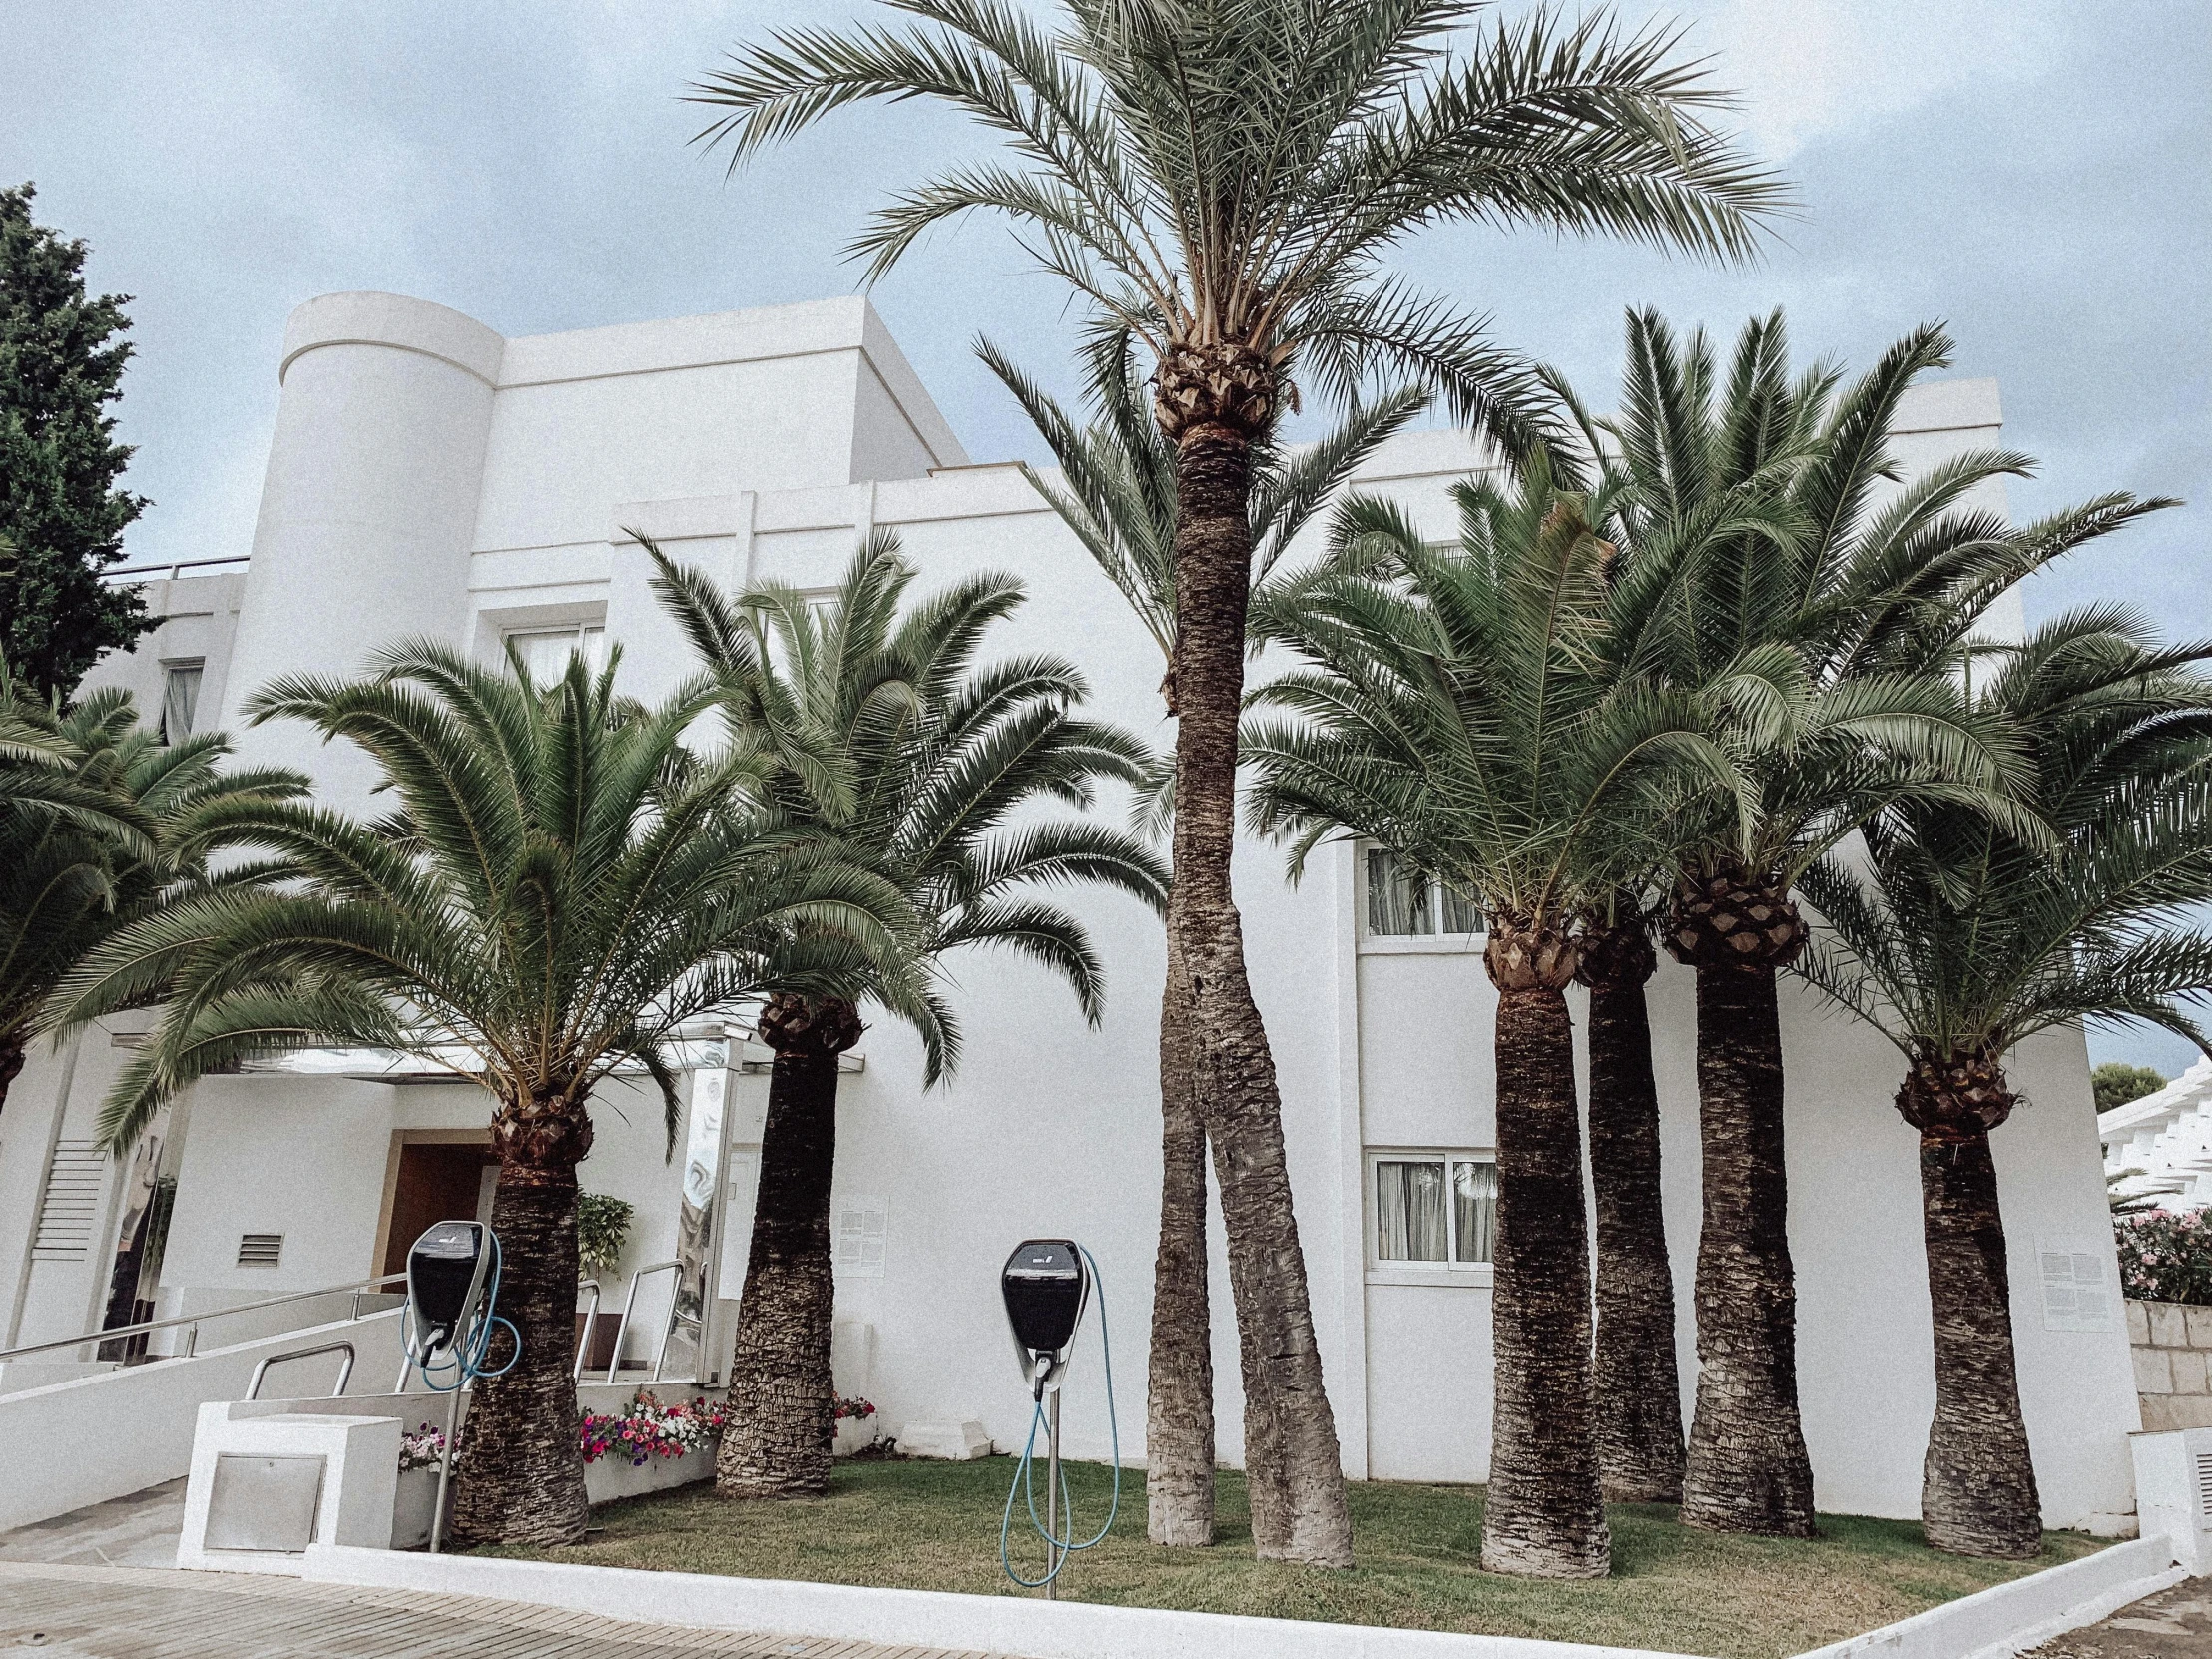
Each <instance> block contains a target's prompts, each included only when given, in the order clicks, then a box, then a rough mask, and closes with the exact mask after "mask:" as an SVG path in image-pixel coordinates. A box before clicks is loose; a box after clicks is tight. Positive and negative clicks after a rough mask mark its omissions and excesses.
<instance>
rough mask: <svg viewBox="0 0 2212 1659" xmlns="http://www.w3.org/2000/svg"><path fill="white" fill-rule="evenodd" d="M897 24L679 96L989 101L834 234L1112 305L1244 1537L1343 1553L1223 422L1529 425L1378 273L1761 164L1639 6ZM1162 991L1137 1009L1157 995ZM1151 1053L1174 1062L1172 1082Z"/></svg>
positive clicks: (733, 144) (782, 133)
mask: <svg viewBox="0 0 2212 1659" xmlns="http://www.w3.org/2000/svg"><path fill="white" fill-rule="evenodd" d="M897 5H898V9H900V10H902V11H904V12H906V13H908V14H909V15H910V16H912V17H914V18H916V19H918V20H919V21H918V23H917V24H914V25H911V26H907V27H902V28H895V29H894V28H881V27H873V28H858V29H852V30H848V31H845V32H842V33H839V32H832V31H822V30H794V31H787V32H784V33H782V34H778V35H776V36H774V37H773V38H772V39H771V40H770V41H769V42H768V43H767V44H765V45H761V46H757V47H751V48H747V49H745V50H742V51H740V52H739V53H737V54H736V55H735V56H734V58H733V59H732V61H731V62H730V63H729V64H728V66H726V67H725V68H724V69H722V70H721V71H720V72H718V73H716V74H714V75H712V76H710V77H709V78H708V79H707V80H705V81H703V82H701V83H700V84H699V85H698V86H697V87H696V88H695V90H694V96H695V98H696V99H697V100H698V101H700V102H702V103H706V104H710V105H713V106H716V107H717V108H719V109H721V110H723V111H724V112H725V113H724V114H723V115H722V116H720V117H719V118H718V119H717V120H716V122H715V123H714V125H713V126H711V127H710V128H709V129H708V130H707V131H706V133H704V134H703V135H702V137H703V138H705V139H707V140H708V141H709V142H712V143H723V142H727V143H728V144H729V146H730V149H731V159H732V166H733V167H736V166H738V165H741V164H742V163H744V162H745V161H747V160H749V159H750V158H752V157H753V156H755V155H757V154H758V153H760V152H761V151H762V150H764V149H766V148H767V147H768V146H770V145H773V144H776V143H779V142H781V141H782V140H784V139H786V138H788V137H790V136H791V135H792V134H794V133H796V132H798V131H800V130H801V129H803V128H805V127H808V126H810V125H812V124H813V123H815V122H816V121H818V120H821V119H822V118H824V117H825V116H827V115H829V114H830V112H831V111H833V110H836V109H838V108H841V107H843V106H845V105H848V104H852V103H856V102H860V101H863V100H867V99H875V98H882V99H892V100H896V99H906V98H916V97H920V98H931V99H936V100H939V101H941V102H944V103H946V104H949V105H950V106H952V107H953V108H955V109H957V110H960V111H962V112H963V113H965V114H967V115H968V116H970V117H972V118H973V119H974V120H976V121H978V122H980V123H981V124H982V125H984V126H985V127H987V128H990V129H991V130H993V131H995V132H997V133H999V134H1002V135H1003V136H1004V137H1005V139H1006V141H1007V142H1008V143H1009V144H1010V145H1011V147H1012V149H1013V151H1014V154H1015V156H1016V157H1017V158H1018V162H1017V164H1016V165H1013V166H1008V165H1004V164H1001V163H996V162H983V163H977V164H974V165H970V166H966V167H962V168H958V169H955V170H953V171H951V172H949V173H947V174H945V175H943V176H940V177H939V178H937V179H935V180H932V181H931V182H929V183H927V184H925V185H922V186H920V187H918V188H917V189H914V190H912V191H909V192H907V193H906V194H904V195H902V196H901V197H899V198H898V199H897V200H896V201H894V202H893V203H892V204H891V205H890V206H888V207H887V208H885V209H883V210H881V211H880V212H879V213H878V214H877V215H876V216H875V219H874V222H873V224H872V225H871V226H870V227H869V229H868V230H867V231H866V232H865V233H863V234H862V235H861V237H860V238H859V239H858V240H857V242H856V243H855V244H854V252H855V253H856V254H857V255H859V256H861V257H864V258H865V259H866V261H867V272H868V275H869V277H871V278H872V277H876V276H879V275H881V274H882V273H883V272H885V271H887V270H888V269H889V268H890V267H891V266H892V265H893V264H895V263H896V262H897V261H898V260H899V259H900V258H901V257H903V256H904V255H905V254H906V252H907V251H908V250H910V249H911V248H912V247H913V246H914V245H915V243H916V242H917V241H918V240H919V239H920V238H922V237H923V236H924V235H925V234H926V233H927V232H928V231H929V230H930V229H931V228H932V227H934V226H937V225H940V224H943V223H945V222H947V221H949V220H952V219H956V218H958V217H959V216H960V215H962V214H965V213H968V212H970V211H974V210H983V211H989V212H996V213H1000V214H1003V215H1005V216H1006V217H1008V218H1009V219H1011V220H1013V221H1014V222H1016V223H1017V224H1018V225H1020V226H1022V227H1024V228H1025V229H1026V230H1027V231H1028V232H1029V233H1030V240H1029V241H1028V242H1027V243H1026V244H1025V246H1026V248H1027V249H1028V251H1029V252H1030V253H1031V254H1032V255H1033V256H1034V257H1035V259H1036V261H1037V263H1038V265H1039V266H1040V267H1041V268H1042V269H1043V270H1044V271H1046V272H1048V273H1049V274H1051V275H1052V276H1054V277H1058V278H1059V279H1060V280H1062V281H1064V282H1066V283H1067V284H1068V285H1069V287H1070V288H1071V289H1072V290H1073V291H1074V292H1075V293H1076V294H1079V295H1081V296H1082V298H1083V299H1084V300H1085V301H1086V302H1087V304H1088V305H1089V306H1091V307H1092V308H1093V310H1094V313H1095V320H1096V321H1097V323H1098V324H1099V325H1100V326H1102V327H1105V328H1107V329H1109V330H1111V329H1118V328H1126V329H1128V330H1129V331H1130V333H1131V334H1133V335H1134V336H1135V337H1136V338H1137V339H1138V340H1140V341H1142V342H1143V349H1144V354H1145V355H1146V357H1147V358H1148V359H1149V360H1150V362H1151V364H1152V369H1153V384H1154V389H1155V396H1154V402H1153V414H1154V418H1155V420H1156V421H1157V422H1158V424H1159V427H1160V431H1161V434H1162V435H1163V436H1164V437H1165V438H1166V439H1167V440H1168V442H1170V443H1172V444H1173V445H1174V446H1175V451H1176V490H1175V511H1176V536H1175V566H1176V569H1175V587H1176V640H1175V665H1174V666H1175V702H1176V706H1177V709H1178V711H1179V721H1178V726H1177V732H1176V768H1175V800H1174V812H1175V831H1174V844H1173V852H1174V862H1175V886H1174V890H1173V893H1172V895H1171V898H1170V903H1169V911H1168V937H1169V947H1168V963H1169V968H1170V971H1171V972H1172V973H1173V974H1174V975H1175V978H1174V980H1173V981H1172V982H1171V983H1170V985H1169V987H1168V990H1167V993H1166V994H1167V995H1168V996H1169V997H1170V998H1173V999H1175V1000H1178V1001H1180V1002H1181V1003H1182V1004H1183V1005H1184V1007H1185V1009H1186V1010H1187V1020H1186V1021H1185V1023H1184V1024H1183V1025H1182V1026H1181V1029H1182V1030H1183V1031H1184V1032H1185V1033H1186V1034H1187V1039H1188V1042H1187V1052H1186V1053H1184V1054H1181V1055H1178V1054H1175V1053H1174V1052H1172V1051H1171V1052H1169V1053H1166V1054H1164V1055H1163V1057H1162V1058H1163V1071H1164V1070H1165V1069H1166V1068H1167V1067H1168V1066H1170V1065H1180V1066H1182V1067H1183V1069H1185V1070H1186V1071H1187V1072H1188V1074H1189V1076H1190V1078H1191V1083H1190V1087H1191V1089H1192V1091H1193V1095H1194V1098H1195V1100H1196V1101H1197V1108H1198V1112H1199V1115H1200V1117H1201V1119H1202V1120H1203V1122H1204V1124H1205V1128H1206V1133H1207V1137H1208V1140H1209V1142H1210V1144H1211V1147H1212V1150H1213V1156H1214V1164H1215V1172H1216V1176H1217V1178H1218V1180H1219V1184H1220V1190H1221V1204H1222V1217H1223V1222H1224V1225H1225V1228H1226V1231H1227V1233H1228V1239H1229V1269H1230V1286H1231V1290H1232V1291H1233V1293H1234V1294H1235V1298H1236V1303H1237V1315H1238V1322H1239V1329H1240V1332H1241V1333H1242V1334H1243V1336H1244V1339H1245V1343H1246V1349H1247V1352H1248V1353H1252V1354H1254V1355H1256V1356H1257V1357H1258V1361H1259V1364H1258V1370H1257V1374H1256V1376H1255V1377H1254V1378H1252V1379H1251V1380H1249V1381H1248V1383H1247V1386H1248V1390H1250V1391H1253V1392H1256V1393H1257V1395H1258V1396H1259V1403H1258V1411H1257V1415H1258V1417H1259V1419H1260V1420H1262V1421H1265V1422H1266V1423H1268V1424H1269V1435H1270V1441H1271V1447H1272V1448H1273V1449H1271V1450H1269V1451H1268V1453H1267V1455H1266V1462H1267V1466H1269V1467H1279V1468H1280V1469H1281V1471H1282V1474H1281V1483H1282V1488H1283V1491H1284V1493H1285V1494H1286V1501H1285V1502H1284V1503H1283V1504H1282V1505H1281V1506H1280V1508H1278V1507H1277V1506H1276V1505H1274V1504H1272V1503H1269V1504H1266V1505H1263V1507H1262V1508H1261V1509H1260V1510H1258V1511H1257V1512H1256V1514H1255V1526H1254V1542H1255V1546H1256V1548H1257V1550H1258V1552H1259V1553H1260V1555H1262V1556H1263V1557H1266V1558H1280V1559H1286V1560H1294V1561H1301V1562H1307V1563H1312V1564H1319V1565H1332V1566H1344V1565H1348V1564H1350V1562H1351V1559H1352V1530H1351V1521H1350V1518H1349V1515H1348V1513H1347V1510H1346V1508H1345V1494H1344V1474H1343V1466H1342V1460H1341V1453H1340V1450H1339V1447H1338V1443H1337V1433H1336V1419H1335V1416H1334V1413H1333V1412H1332V1410H1331V1408H1330V1404H1329V1395H1328V1391H1327V1389H1326V1387H1325V1385H1324V1381H1323V1377H1322V1364H1321V1351H1320V1348H1319V1345H1318V1343H1317V1341H1316V1338H1315V1334H1314V1322H1313V1313H1312V1308H1311V1304H1310V1301H1309V1297H1308V1292H1307V1284H1306V1272H1305V1264H1304V1258H1303V1255H1302V1253H1301V1251H1300V1248H1299V1243H1298V1228H1297V1222H1296V1219H1295V1217H1294V1215H1293V1212H1292V1207H1291V1186H1290V1173H1289V1166H1288V1163H1287V1161H1286V1159H1285V1155H1284V1149H1283V1129H1282V1101H1281V1094H1280V1091H1279V1089H1278V1087H1277V1083H1276V1077H1275V1066H1274V1060H1273V1056H1272V1054H1271V1052H1270V1050H1269V1047H1268V1039H1267V1032H1266V1030H1265V1028H1264V1026H1263V1025H1262V1022H1261V1018H1260V1011H1259V1008H1258V1005H1257V1004H1256V1003H1255V1002H1254V1000H1253V995H1252V988H1251V983H1250V980H1249V978H1248V976H1247V973H1246V967H1245V960H1244V943H1243V932H1242V926H1241V922H1240V920H1239V917H1238V913H1237V909H1236V904H1235V901H1234V898H1233V895H1232V893H1231V887H1230V854H1231V850H1232V848H1233V846H1234V844H1235V839H1236V771H1237V721H1238V710H1239V704H1240V701H1241V698H1242V696H1243V691H1244V658H1245V617H1246V610H1247V605H1248V599H1249V588H1250V580H1251V563H1252V526H1251V516H1250V506H1251V497H1252V477H1253V466H1252V451H1253V446H1254V444H1255V443H1257V442H1260V441H1262V440H1264V439H1265V438H1266V436H1267V435H1268V434H1269V433H1270V432H1271V431H1272V430H1273V428H1274V425H1275V422H1276V418H1277V416H1278V414H1279V412H1280V411H1281V410H1282V409H1283V408H1284V407H1286V406H1287V405H1295V404H1296V403H1297V402H1298V400H1299V397H1300V389H1299V388H1300V384H1301V383H1303V385H1304V387H1305V388H1306V390H1308V391H1310V392H1312V393H1315V394H1317V395H1318V396H1320V397H1321V398H1323V399H1325V400H1327V401H1329V402H1333V403H1337V404H1340V405H1341V404H1344V403H1348V402H1350V401H1352V400H1353V399H1354V397H1355V396H1356V395H1357V394H1358V391H1359V389H1360V388H1362V387H1363V386H1373V385H1374V384H1376V383H1378V382H1379V381H1382V380H1385V379H1386V380H1387V382H1388V383H1390V384H1393V385H1397V384H1418V385H1421V386H1425V387H1428V388H1431V389H1434V390H1436V391H1438V392H1440V393H1441V394H1442V396H1443V399H1444V401H1445V403H1446V404H1447V406H1448V407H1449V408H1450V410H1451V412H1452V414H1453V416H1454V417H1455V418H1457V419H1459V420H1460V421H1462V422H1463V423H1465V424H1469V425H1472V426H1475V427H1477V428H1479V429H1480V430H1481V431H1483V432H1484V433H1486V434H1487V435H1488V436H1490V437H1491V438H1492V439H1494V440H1496V441H1498V442H1499V443H1501V444H1502V445H1503V446H1504V447H1505V448H1506V449H1507V450H1508V451H1510V452H1513V453H1525V452H1527V451H1529V450H1531V449H1534V448H1536V447H1538V446H1540V445H1541V444H1542V443H1544V442H1545V441H1546V440H1547V439H1548V438H1550V437H1551V436H1552V435H1553V432H1552V427H1551V424H1550V422H1549V420H1548V418H1547V416H1546V413H1545V412H1544V407H1543V404H1542V400H1541V399H1540V398H1539V397H1538V395H1537V393H1538V387H1537V384H1536V382H1535V379H1534V376H1533V375H1532V374H1531V372H1530V371H1529V369H1528V367H1527V366H1526V364H1525V363H1523V362H1522V361H1521V360H1520V359H1519V358H1517V357H1515V356H1513V355H1512V354H1511V353H1509V352H1506V351H1504V350H1501V349H1499V348H1498V347H1496V346H1494V345H1492V344H1491V343H1489V342H1488V341H1487V340H1486V339H1485V338H1484V336H1483V334H1482V331H1481V327H1480V325H1479V324H1478V323H1477V322H1476V321H1475V320H1473V319H1472V318H1470V317H1468V316H1466V315H1464V314H1463V313H1461V312H1459V311H1457V310H1455V309H1454V308H1452V307H1451V306H1449V305H1448V304H1446V303H1444V302H1443V301H1441V300H1439V299H1436V298H1433V297H1429V296H1426V295H1423V294H1420V293H1418V292H1417V291H1415V290H1413V289H1411V288H1409V287H1408V286H1406V285H1405V284H1404V283H1402V282H1400V281H1398V280H1397V279H1395V278H1393V277H1387V276H1386V275H1385V274H1384V273H1383V267H1382V259H1383V255H1384V253H1385V252H1386V250H1387V249H1388V248H1389V247H1390V246H1391V245H1392V244H1393V243H1395V242H1397V241H1398V240H1399V239H1400V238H1403V237H1405V236H1408V235H1410V234H1412V233H1413V232H1415V231H1417V230H1419V229H1420V228H1422V227H1423V226H1425V225H1428V224H1431V223H1434V222H1436V221H1439V220H1445V219H1454V218H1457V219H1478V220H1483V221H1486V222H1488V223H1491V224H1494V225H1497V226H1499V227H1501V228H1502V227H1517V226H1522V225H1535V226H1542V227H1546V228H1550V229H1553V230H1558V231H1570V232H1575V233H1578V234H1585V235H1610V236H1619V237H1625V238H1629V239H1632V240H1636V241H1640V242H1645V243H1649V244H1653V245H1656V246H1661V247H1677V248H1686V249H1689V250H1692V251H1695V252H1699V253H1706V254H1713V255H1717V256H1721V257H1728V258H1733V257H1737V256H1741V255H1743V254H1746V253H1748V252H1749V251H1750V249H1751V248H1752V246H1753V243H1754V237H1755V224H1756V221H1757V219H1758V217H1759V216H1761V215H1763V214H1766V213H1768V212H1770V211H1771V210H1773V209H1775V208H1776V207H1777V206H1778V205H1779V204H1780V202H1781V193H1780V191H1779V189H1778V187H1777V185H1776V184H1775V182H1774V181H1773V180H1772V179H1771V178H1770V177H1769V176H1768V175H1766V174H1765V173H1763V172H1761V171H1759V170H1757V169H1756V168H1754V167H1752V166H1750V165H1748V164H1747V163H1746V162H1745V161H1744V160H1743V159H1742V158H1741V157H1740V156H1739V155H1738V153H1737V152H1736V151H1735V150H1734V149H1733V148H1732V147H1731V146H1730V145H1729V143H1728V142H1727V141H1726V140H1725V139H1724V138H1723V137H1722V136H1720V135H1719V134H1717V133H1716V132H1715V131H1714V130H1713V129H1712V128H1710V127H1709V126H1707V125H1706V123H1705V119H1704V118H1705V115H1706V113H1707V112H1708V111H1709V110H1710V109H1711V108H1712V107H1713V106H1714V105H1715V104H1717V103H1719V102H1721V101H1722V99H1723V96H1724V95H1722V94H1721V93H1719V92H1718V91H1717V90H1716V89H1714V88H1712V87H1710V86H1709V85H1708V84H1707V83H1706V82H1705V80H1704V79H1703V76H1702V73H1701V71H1700V70H1699V69H1698V67H1696V66H1695V65H1693V64H1689V63H1686V62H1683V61H1681V60H1679V59H1678V58H1677V57H1676V55H1675V44H1676V41H1675V36H1673V35H1672V34H1669V33H1667V32H1664V31H1658V32H1646V33H1643V34H1638V35H1635V36H1624V35H1622V34H1621V33H1620V32H1619V31H1617V30H1616V29H1615V28H1614V27H1613V26H1612V25H1611V24H1610V23H1609V22H1608V21H1606V20H1605V19H1603V18H1602V17H1600V18H1597V19H1593V20H1590V21H1586V22H1583V23H1580V24H1577V25H1575V26H1573V27H1571V28H1566V29H1562V28H1560V27H1559V26H1557V25H1556V24H1555V23H1554V22H1553V20H1552V19H1550V18H1549V17H1547V16H1546V15H1544V14H1542V13H1537V14H1534V15H1533V16H1531V17H1530V18H1528V19H1527V20H1525V21H1523V22H1520V23H1517V24H1513V25H1503V24H1501V25H1500V26H1499V27H1498V28H1497V29H1496V30H1495V31H1493V32H1489V33H1486V34H1483V35H1479V36H1474V37H1472V38H1469V39H1467V40H1466V42H1465V50H1464V52H1463V54H1462V55H1459V56H1456V57H1453V56H1447V55H1446V54H1445V53H1444V52H1443V51H1442V50H1440V48H1442V47H1443V45H1444V43H1445V42H1446V40H1447V39H1449V38H1450V37H1451V36H1452V34H1453V32H1454V31H1455V30H1457V29H1458V28H1459V27H1460V26H1461V25H1462V24H1464V23H1466V22H1467V20H1468V19H1469V18H1470V17H1471V16H1472V15H1473V13H1474V11H1475V9H1476V0H1409V3H1397V0H1393V3H1390V4H1385V5H1383V6H1376V5H1372V4H1368V3H1366V0H1308V3H1307V4H1304V5H1300V6H1296V7H1290V6H1286V5H1284V4H1283V3H1282V0H1067V3H1066V6H1065V11H1064V21H1063V23H1062V25H1061V26H1060V27H1059V28H1057V29H1053V28H1048V27H1045V26H1042V25H1040V24H1038V23H1036V22H1034V21H1032V20H1031V18H1030V17H1029V16H1028V15H1027V14H1025V13H1023V12H1021V11H1019V10H1016V9H1014V8H1012V7H1008V6H1003V5H1000V4H996V3H994V0H897ZM1172 1021H1173V1016H1170V1020H1168V1021H1163V1025H1164V1026H1165V1025H1167V1024H1169V1023H1172ZM1173 1086H1179V1085H1171V1087H1173Z"/></svg>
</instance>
